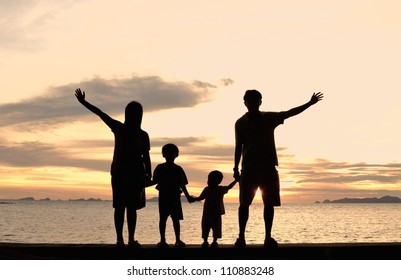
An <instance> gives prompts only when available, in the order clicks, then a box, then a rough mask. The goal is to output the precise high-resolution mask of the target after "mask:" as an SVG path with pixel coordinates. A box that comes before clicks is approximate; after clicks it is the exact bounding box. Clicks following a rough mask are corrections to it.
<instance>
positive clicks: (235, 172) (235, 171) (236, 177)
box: [233, 168, 241, 182]
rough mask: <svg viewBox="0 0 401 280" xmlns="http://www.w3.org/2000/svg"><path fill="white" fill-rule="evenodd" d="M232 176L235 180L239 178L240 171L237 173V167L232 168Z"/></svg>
mask: <svg viewBox="0 0 401 280" xmlns="http://www.w3.org/2000/svg"><path fill="white" fill-rule="evenodd" d="M233 177H234V179H235V181H236V182H238V181H239V179H240V178H241V175H240V173H239V170H238V168H234V175H233Z"/></svg>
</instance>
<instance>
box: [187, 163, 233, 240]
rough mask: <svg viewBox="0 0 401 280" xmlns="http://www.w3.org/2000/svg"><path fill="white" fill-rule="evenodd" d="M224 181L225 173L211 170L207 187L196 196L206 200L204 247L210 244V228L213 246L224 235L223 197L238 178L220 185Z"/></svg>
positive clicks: (203, 231) (197, 198) (203, 227)
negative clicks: (226, 184) (222, 217)
mask: <svg viewBox="0 0 401 280" xmlns="http://www.w3.org/2000/svg"><path fill="white" fill-rule="evenodd" d="M222 181H223V173H221V172H220V171H217V170H215V171H212V172H210V173H209V176H208V180H207V187H206V188H204V189H203V191H202V193H201V194H200V195H199V196H198V197H195V198H194V199H195V201H200V200H203V199H204V200H205V203H204V205H203V214H202V238H203V244H202V247H203V248H207V247H208V246H209V243H208V241H207V239H208V237H209V231H210V229H212V230H213V243H212V245H211V247H212V248H217V246H218V243H217V239H218V238H221V236H222V234H221V229H222V223H221V216H222V215H224V214H225V209H224V202H223V198H224V195H225V194H226V193H227V192H228V191H229V190H230V189H231V188H232V187H234V186H235V184H236V183H237V180H234V181H233V182H231V183H230V184H229V185H228V186H226V187H225V186H220V183H221V182H222Z"/></svg>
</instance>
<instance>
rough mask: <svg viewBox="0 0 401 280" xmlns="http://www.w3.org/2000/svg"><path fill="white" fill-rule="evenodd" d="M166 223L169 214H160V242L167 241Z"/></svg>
mask: <svg viewBox="0 0 401 280" xmlns="http://www.w3.org/2000/svg"><path fill="white" fill-rule="evenodd" d="M166 223H167V216H160V221H159V232H160V242H162V243H165V242H166Z"/></svg>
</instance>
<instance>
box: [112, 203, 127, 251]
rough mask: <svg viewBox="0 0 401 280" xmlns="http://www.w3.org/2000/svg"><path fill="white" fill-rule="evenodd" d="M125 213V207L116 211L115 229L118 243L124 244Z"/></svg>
mask: <svg viewBox="0 0 401 280" xmlns="http://www.w3.org/2000/svg"><path fill="white" fill-rule="evenodd" d="M124 213H125V207H118V208H115V209H114V227H115V228H116V234H117V243H119V244H123V243H124V237H123V227H124Z"/></svg>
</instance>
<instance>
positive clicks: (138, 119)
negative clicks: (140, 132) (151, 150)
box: [125, 101, 143, 128]
mask: <svg viewBox="0 0 401 280" xmlns="http://www.w3.org/2000/svg"><path fill="white" fill-rule="evenodd" d="M142 116H143V108H142V105H141V103H139V102H136V101H132V102H130V103H128V104H127V106H126V107H125V123H126V124H128V125H129V126H134V127H135V128H141V123H142Z"/></svg>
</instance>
